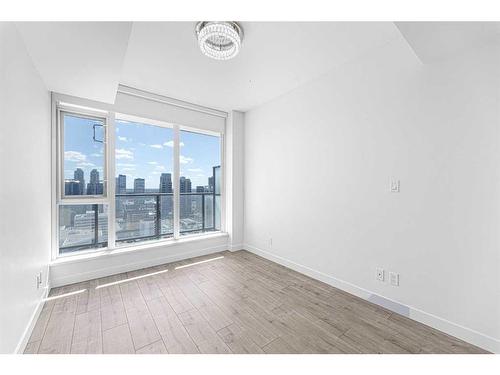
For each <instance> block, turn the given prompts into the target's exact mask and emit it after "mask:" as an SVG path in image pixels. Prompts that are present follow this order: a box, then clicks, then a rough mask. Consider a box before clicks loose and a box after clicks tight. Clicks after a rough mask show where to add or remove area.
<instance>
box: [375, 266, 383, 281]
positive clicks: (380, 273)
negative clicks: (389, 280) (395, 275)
mask: <svg viewBox="0 0 500 375" xmlns="http://www.w3.org/2000/svg"><path fill="white" fill-rule="evenodd" d="M375 277H376V278H377V280H379V281H384V279H385V271H384V269H383V268H377V269H376V274H375Z"/></svg>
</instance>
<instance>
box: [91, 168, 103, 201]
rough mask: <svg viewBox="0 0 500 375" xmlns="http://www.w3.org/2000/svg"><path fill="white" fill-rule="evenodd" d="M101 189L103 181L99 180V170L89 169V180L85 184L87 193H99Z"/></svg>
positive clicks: (101, 191) (101, 192)
mask: <svg viewBox="0 0 500 375" xmlns="http://www.w3.org/2000/svg"><path fill="white" fill-rule="evenodd" d="M103 190H104V188H103V183H102V182H99V171H98V170H97V169H92V170H91V171H90V182H89V183H88V184H87V195H101V194H103Z"/></svg>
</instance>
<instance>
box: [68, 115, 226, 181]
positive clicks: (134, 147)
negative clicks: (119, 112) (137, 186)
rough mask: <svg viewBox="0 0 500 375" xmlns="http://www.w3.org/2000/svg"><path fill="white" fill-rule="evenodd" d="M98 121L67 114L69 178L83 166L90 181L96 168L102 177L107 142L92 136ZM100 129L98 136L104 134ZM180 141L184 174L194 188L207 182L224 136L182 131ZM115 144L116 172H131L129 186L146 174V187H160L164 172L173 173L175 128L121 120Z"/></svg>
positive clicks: (118, 124) (129, 173)
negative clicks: (99, 141) (104, 143)
mask: <svg viewBox="0 0 500 375" xmlns="http://www.w3.org/2000/svg"><path fill="white" fill-rule="evenodd" d="M96 122H97V121H94V120H88V119H81V118H77V117H66V120H65V133H64V145H65V147H64V153H65V163H64V176H65V178H67V179H71V178H73V173H74V170H75V169H76V168H82V169H83V170H84V173H85V182H86V183H87V182H88V181H89V178H90V177H89V176H90V171H91V170H92V169H94V168H96V169H98V170H99V172H100V178H101V179H102V165H103V160H104V158H103V145H102V143H98V142H94V141H93V139H92V136H93V130H92V125H93V124H94V123H96ZM97 130H98V131H97V134H96V135H97V138H101V137H102V134H101V133H100V132H99V128H98V129H97ZM180 144H181V149H180V154H181V156H180V162H181V176H185V177H187V178H190V179H191V181H192V187H193V190H194V189H195V187H196V186H197V185H202V186H205V185H207V184H208V177H209V176H211V175H212V167H213V166H216V165H220V138H219V137H214V136H209V135H205V134H197V133H191V132H187V131H181V134H180ZM115 146H116V148H115V158H116V175H118V174H124V175H126V176H127V188H133V180H134V178H144V179H146V188H151V189H158V185H159V182H160V174H161V173H172V174H173V162H172V157H173V130H172V129H169V128H163V127H159V126H154V125H145V124H140V123H134V122H127V121H117V122H116V142H115Z"/></svg>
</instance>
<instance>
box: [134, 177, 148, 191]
mask: <svg viewBox="0 0 500 375" xmlns="http://www.w3.org/2000/svg"><path fill="white" fill-rule="evenodd" d="M145 185H146V182H145V180H144V179H143V178H136V179H135V180H134V193H144V190H145Z"/></svg>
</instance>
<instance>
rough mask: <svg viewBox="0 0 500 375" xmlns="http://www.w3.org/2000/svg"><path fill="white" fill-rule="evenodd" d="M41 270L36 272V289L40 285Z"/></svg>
mask: <svg viewBox="0 0 500 375" xmlns="http://www.w3.org/2000/svg"><path fill="white" fill-rule="evenodd" d="M42 283H43V281H42V271H40V272H38V274H37V275H36V288H37V289H40V288H41V286H42Z"/></svg>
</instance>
